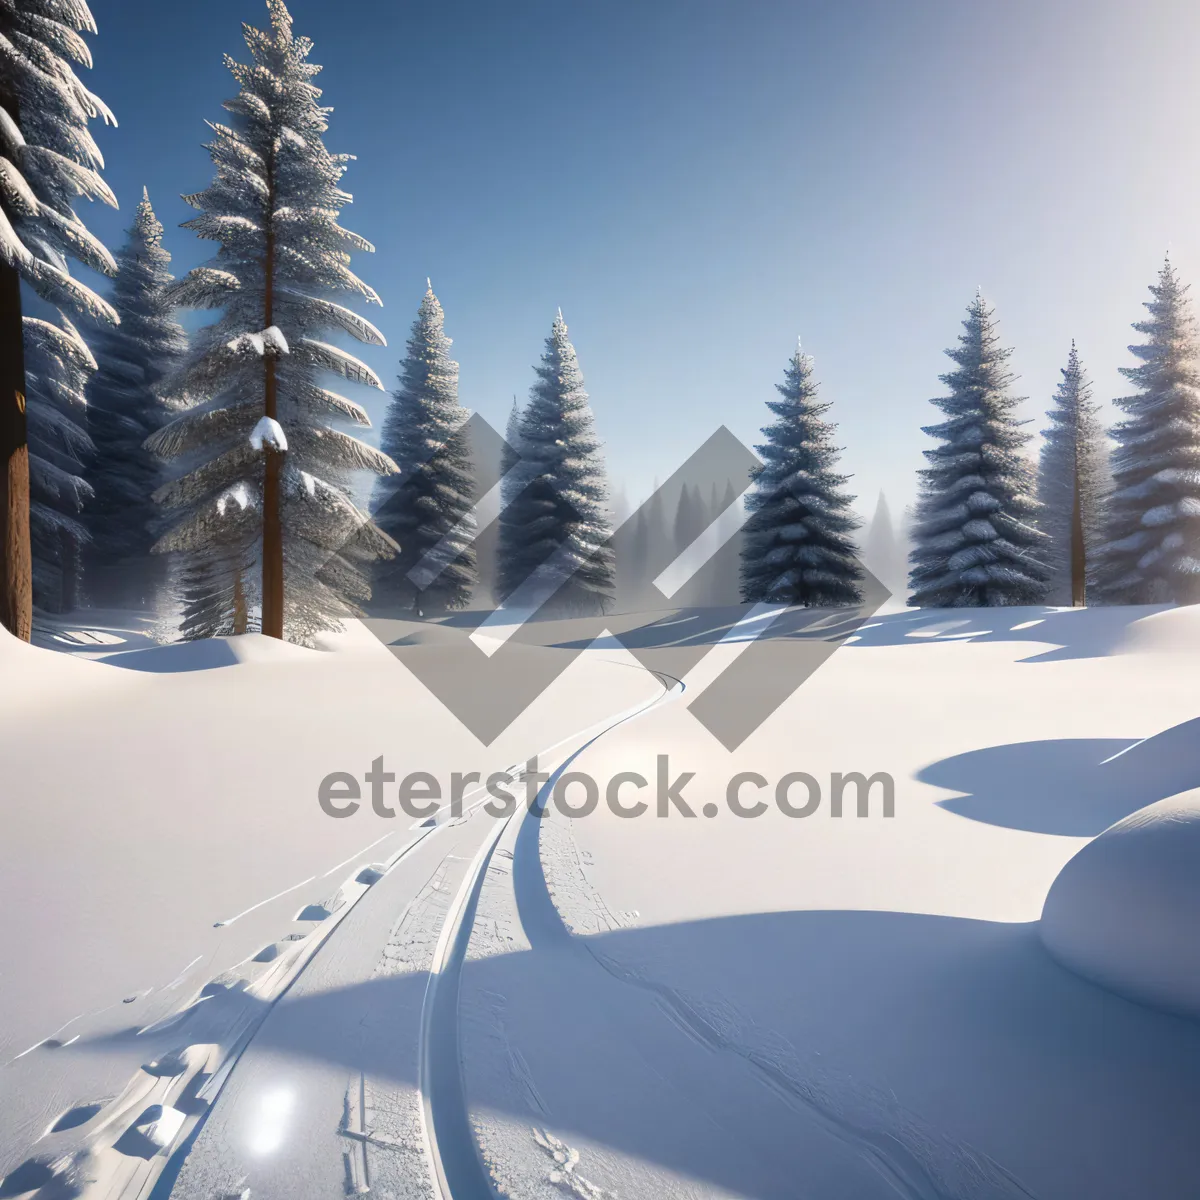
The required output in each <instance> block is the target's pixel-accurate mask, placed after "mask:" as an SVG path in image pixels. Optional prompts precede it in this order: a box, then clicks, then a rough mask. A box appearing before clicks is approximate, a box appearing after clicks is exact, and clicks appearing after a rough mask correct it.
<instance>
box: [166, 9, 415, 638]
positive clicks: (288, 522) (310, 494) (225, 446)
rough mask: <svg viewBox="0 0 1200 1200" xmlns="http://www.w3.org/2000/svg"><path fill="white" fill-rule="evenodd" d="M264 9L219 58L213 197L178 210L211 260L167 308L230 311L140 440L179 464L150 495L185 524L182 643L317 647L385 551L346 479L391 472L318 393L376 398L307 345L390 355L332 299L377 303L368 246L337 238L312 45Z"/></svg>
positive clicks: (337, 359) (353, 368) (338, 200)
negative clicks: (216, 638)
mask: <svg viewBox="0 0 1200 1200" xmlns="http://www.w3.org/2000/svg"><path fill="white" fill-rule="evenodd" d="M267 10H268V13H269V15H270V18H271V29H270V31H269V32H264V31H261V30H258V29H254V28H252V27H250V26H245V27H244V35H245V39H246V44H247V46H248V47H249V49H250V54H251V57H252V59H253V62H252V63H251V64H250V65H249V66H246V65H243V64H241V63H238V62H236V61H234V60H233V59H230V58H227V59H226V65H227V66H228V67H229V70H230V72H231V73H232V74H233V76H234V78H235V79H236V80H237V82H238V84H239V86H240V89H241V90H240V92H239V94H238V96H237V97H236V98H235V99H233V100H230V101H228V102H227V103H226V105H225V107H226V108H227V109H228V110H229V111H230V113H231V114H232V122H231V124H230V125H229V126H225V125H213V126H212V129H213V134H214V136H213V140H212V141H211V142H210V143H209V146H208V150H209V152H210V154H211V156H212V159H213V162H214V164H215V165H216V176H215V178H214V180H213V183H212V185H211V186H210V187H209V188H208V189H207V190H206V191H204V192H201V193H199V194H197V195H194V196H188V197H185V199H186V200H187V201H188V203H189V204H191V205H192V207H194V208H196V209H198V210H199V212H200V214H201V215H200V216H199V217H196V218H195V219H193V220H192V221H189V222H188V223H187V225H186V226H185V228H189V229H192V230H194V231H195V232H196V233H197V234H198V235H199V236H200V237H203V238H207V239H209V240H212V241H215V242H217V243H218V244H219V247H220V248H219V250H218V251H217V254H216V256H215V258H213V259H212V260H211V261H210V263H209V264H208V265H207V266H203V267H198V268H197V269H196V270H194V271H192V272H190V273H189V274H188V275H187V276H186V277H185V278H184V279H182V280H180V281H179V282H177V283H175V284H173V285H172V286H171V288H170V289H168V299H170V300H171V301H172V302H174V303H177V304H180V305H185V306H191V307H196V308H213V309H221V310H223V311H222V315H221V317H220V318H219V319H218V320H217V321H216V322H215V323H214V324H212V325H209V326H207V327H205V328H204V329H203V330H202V331H201V332H200V333H199V334H198V335H197V336H196V338H195V339H194V340H193V346H192V350H191V353H190V354H189V356H188V359H187V362H186V363H185V365H184V367H183V368H182V369H181V371H180V372H179V373H178V375H177V376H176V377H175V379H174V381H173V384H172V389H173V391H174V392H175V394H176V395H178V396H179V397H180V398H181V399H183V400H185V401H186V402H187V403H188V405H189V407H188V408H187V409H186V411H185V412H184V413H183V414H182V415H181V416H179V417H177V418H176V419H175V420H174V421H172V422H170V423H169V424H168V425H165V426H164V427H163V428H162V429H160V430H159V431H158V432H157V433H155V434H153V435H152V436H151V438H150V440H149V442H148V445H149V446H150V448H151V449H152V450H154V451H155V452H156V453H158V454H160V455H162V456H163V457H165V458H171V459H180V460H182V462H183V473H182V474H181V475H180V476H179V477H178V478H176V479H174V480H172V481H171V482H169V483H167V484H165V485H164V486H163V487H162V488H160V489H159V491H158V492H157V493H156V498H157V500H158V502H159V503H160V504H162V505H163V507H164V508H165V509H167V510H168V511H170V512H174V513H176V514H177V517H176V522H175V524H174V526H173V527H172V528H171V529H170V530H169V531H168V532H167V533H166V534H165V535H164V536H163V537H162V538H161V539H160V540H159V541H158V542H157V543H156V546H155V549H156V550H157V551H158V552H160V553H162V552H175V553H177V554H179V555H180V556H181V557H180V559H179V560H178V561H179V569H178V573H177V585H178V588H179V591H180V599H181V600H182V602H183V605H184V622H183V634H184V636H185V637H204V636H212V635H215V634H223V633H231V632H233V631H234V630H235V629H236V628H238V627H239V626H241V625H244V624H246V623H247V622H249V623H251V624H252V623H253V620H252V617H251V616H250V615H249V614H253V612H254V611H255V609H256V608H257V609H258V610H259V611H260V612H261V617H260V621H259V624H260V627H261V629H262V632H263V633H265V634H268V635H269V636H272V637H283V636H285V633H286V636H287V637H288V638H289V639H290V640H292V641H296V642H300V643H304V644H311V642H312V639H313V637H314V635H315V634H317V633H318V632H320V631H323V630H336V629H338V628H340V624H341V618H343V617H347V616H353V615H357V614H358V613H359V612H360V611H361V610H360V608H359V606H358V602H359V601H362V600H366V599H367V598H369V596H370V585H369V582H368V577H367V573H368V571H369V569H370V564H371V563H372V562H373V561H374V560H376V559H378V558H380V557H385V556H387V555H390V554H392V553H394V552H395V544H394V543H393V542H392V541H391V539H390V538H388V537H387V536H386V535H385V534H384V533H382V531H380V530H379V529H378V528H376V527H375V526H374V525H373V524H372V523H371V521H370V519H369V518H368V517H367V516H366V515H365V514H364V513H362V512H361V511H360V510H359V509H358V508H357V507H356V506H355V505H354V504H353V502H352V501H351V499H350V478H351V476H352V475H353V473H354V472H356V471H360V470H367V471H373V472H375V473H376V474H379V475H386V474H390V473H393V472H395V470H396V466H395V464H394V463H393V462H392V460H391V459H390V458H388V457H387V455H385V454H382V453H381V452H380V451H378V450H375V449H373V448H372V447H370V446H368V445H366V444H365V443H364V442H361V441H359V440H357V439H356V438H353V437H351V436H350V435H349V434H347V433H345V432H343V431H342V430H340V429H338V428H337V427H336V423H337V422H351V423H354V424H358V425H369V424H370V422H369V420H368V418H367V414H366V412H365V411H364V410H363V409H362V407H361V406H360V405H358V404H355V403H353V402H352V401H350V400H348V399H346V398H345V397H343V396H341V395H338V394H337V393H335V392H332V391H329V390H327V389H326V388H324V387H322V386H320V384H319V383H318V379H319V377H320V376H321V375H322V374H334V375H338V376H341V377H342V378H343V379H346V380H348V381H350V382H354V383H363V384H368V385H369V386H372V387H377V388H379V389H380V390H381V391H382V390H383V385H382V384H381V383H380V381H379V379H378V377H377V376H376V375H375V373H374V372H373V371H372V370H371V369H370V368H369V367H367V366H366V365H365V364H364V363H362V362H360V361H359V360H358V359H356V358H354V357H353V356H352V355H350V354H348V353H347V352H346V351H344V350H342V349H340V348H339V347H336V346H333V345H330V344H328V343H327V342H323V341H320V340H318V338H317V337H315V336H314V335H316V334H319V333H322V332H324V331H326V330H333V331H337V332H340V333H347V334H350V335H351V336H352V337H355V338H357V339H358V340H359V341H362V342H366V343H369V344H371V345H379V346H381V345H383V344H384V339H383V336H382V335H381V334H380V333H379V331H378V330H377V329H376V328H375V327H374V326H373V325H372V324H371V323H370V322H369V321H366V320H365V319H364V318H362V317H360V316H359V315H358V314H357V313H355V312H353V311H351V310H350V309H348V308H345V307H343V306H342V305H341V304H338V303H335V302H334V300H333V299H331V296H332V295H335V294H338V293H346V292H352V293H357V294H358V295H359V296H361V297H363V298H364V299H366V300H367V301H369V302H372V303H378V302H379V298H378V296H376V294H375V293H374V292H373V291H372V290H371V289H370V288H369V287H367V286H366V284H364V283H362V282H361V281H360V280H359V279H358V278H356V277H355V276H354V275H353V274H352V273H351V271H350V269H349V266H348V263H349V256H350V251H351V250H364V251H365V250H370V249H372V247H371V246H370V244H369V243H367V242H365V241H364V240H363V239H362V238H360V237H358V236H357V235H356V234H353V233H349V232H347V231H346V230H344V229H342V228H341V227H340V226H339V225H338V223H337V216H338V213H339V210H340V209H341V208H342V207H343V206H344V205H345V204H347V203H348V202H349V199H350V197H349V196H347V195H346V193H345V192H343V191H341V189H340V187H339V183H340V181H341V178H342V175H343V174H344V172H345V169H346V165H345V164H346V161H347V156H346V155H334V154H330V153H329V152H328V151H327V150H326V149H325V145H324V142H323V140H322V136H323V134H324V133H325V132H326V130H327V128H328V121H327V117H328V114H329V112H330V111H331V110H329V109H327V108H323V107H321V106H320V104H319V99H320V96H321V92H320V89H318V88H317V87H315V86H314V85H313V83H312V78H313V76H315V75H316V74H317V72H318V71H319V70H320V68H319V67H316V66H314V65H312V64H310V63H309V62H308V55H309V53H310V52H311V50H312V43H311V42H310V41H309V40H308V39H307V38H300V37H295V36H294V35H293V33H292V20H291V17H290V15H289V14H288V11H287V8H286V7H285V6H284V4H283V0H267Z"/></svg>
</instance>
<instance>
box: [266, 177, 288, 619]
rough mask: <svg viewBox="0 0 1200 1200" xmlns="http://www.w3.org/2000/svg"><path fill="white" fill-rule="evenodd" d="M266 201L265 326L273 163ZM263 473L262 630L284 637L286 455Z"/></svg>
mask: <svg viewBox="0 0 1200 1200" xmlns="http://www.w3.org/2000/svg"><path fill="white" fill-rule="evenodd" d="M269 169H270V177H271V182H270V187H269V191H268V200H267V221H266V228H267V247H266V272H265V274H266V296H265V303H264V304H263V310H264V311H263V328H264V329H269V328H270V327H271V326H272V325H273V324H274V323H275V230H274V226H273V223H272V214H273V213H274V211H275V187H274V164H273V163H272V164H270V168H269ZM263 370H264V372H265V379H264V381H263V383H264V386H263V415H264V416H268V417H270V418H271V419H272V420H278V386H277V383H278V381H277V378H276V373H275V355H274V352H273V350H271V349H268V350H267V352H266V353H265V354H264V355H263ZM264 449H265V453H266V464H265V469H264V472H263V546H262V556H263V557H262V631H263V633H265V634H266V635H267V636H268V637H274V638H282V637H283V514H282V512H281V511H280V509H281V501H282V498H283V497H282V490H283V487H282V485H283V454H282V453H281V452H280V451H278V450H276V449H274V448H273V447H271V446H269V445H268V446H266V447H265V448H264Z"/></svg>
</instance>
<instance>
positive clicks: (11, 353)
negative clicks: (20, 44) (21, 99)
mask: <svg viewBox="0 0 1200 1200" xmlns="http://www.w3.org/2000/svg"><path fill="white" fill-rule="evenodd" d="M6 107H8V106H6ZM0 624H3V625H4V627H5V628H6V629H7V630H8V631H9V633H11V634H13V635H14V636H15V637H19V638H20V639H21V640H22V641H26V642H27V641H29V640H30V638H31V637H32V636H33V549H32V546H31V545H30V541H29V437H28V430H27V426H26V421H25V342H24V329H23V326H22V324H21V278H20V276H19V275H18V274H17V272H16V269H15V268H14V267H11V266H9V265H8V264H7V263H0Z"/></svg>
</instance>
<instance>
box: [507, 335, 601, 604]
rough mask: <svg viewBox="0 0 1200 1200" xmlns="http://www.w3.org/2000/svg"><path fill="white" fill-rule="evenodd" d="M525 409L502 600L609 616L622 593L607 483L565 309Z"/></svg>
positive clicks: (509, 509) (509, 512) (510, 510)
mask: <svg viewBox="0 0 1200 1200" xmlns="http://www.w3.org/2000/svg"><path fill="white" fill-rule="evenodd" d="M534 370H535V371H536V373H537V382H536V383H535V384H534V385H533V388H532V390H531V392H530V398H529V402H528V403H527V404H526V406H525V408H524V409H523V410H522V412H521V418H520V425H519V429H518V441H519V449H520V453H521V456H522V463H521V467H520V479H519V487H520V490H519V492H517V494H516V495H515V496H514V497H513V499H512V502H511V503H510V504H508V505H507V506H506V507H505V509H504V512H503V515H502V518H501V520H502V522H503V524H502V527H501V543H500V545H501V555H500V562H499V570H498V572H497V576H498V580H497V591H498V593H499V598H500V600H501V601H502V602H503V603H505V604H508V605H510V606H512V607H518V608H528V609H538V610H540V612H541V613H542V615H544V616H555V615H567V614H572V615H576V614H584V613H597V612H605V611H607V610H608V609H609V607H610V606H611V604H612V600H613V595H614V592H615V586H616V580H615V567H614V556H613V551H612V547H611V545H610V544H609V540H610V538H611V536H612V526H611V523H610V520H609V516H608V507H607V506H608V486H607V483H606V480H605V473H604V461H603V458H602V456H601V453H600V442H599V440H598V439H597V437H596V429H595V420H594V418H593V416H592V410H591V406H590V404H589V403H588V395H587V392H586V391H584V387H583V375H582V373H581V372H580V370H579V363H578V360H577V358H576V355H575V347H574V346H572V345H571V343H570V341H569V340H568V338H567V326H566V323H565V322H564V321H563V317H562V312H561V311H560V312H559V314H558V316H557V318H556V319H555V322H554V327H553V329H552V330H551V333H550V336H549V337H548V338H547V339H546V350H545V353H544V354H543V355H542V360H541V362H540V363H539V365H538V366H537V367H535V368H534Z"/></svg>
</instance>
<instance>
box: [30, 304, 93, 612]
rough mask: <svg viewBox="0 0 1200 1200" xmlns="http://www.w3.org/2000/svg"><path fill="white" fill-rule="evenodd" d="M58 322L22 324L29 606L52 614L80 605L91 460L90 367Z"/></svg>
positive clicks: (74, 334)
mask: <svg viewBox="0 0 1200 1200" xmlns="http://www.w3.org/2000/svg"><path fill="white" fill-rule="evenodd" d="M59 321H60V324H55V323H53V322H51V321H43V320H40V319H39V318H37V317H26V318H25V379H26V383H27V386H28V388H29V394H28V401H29V403H28V415H29V495H30V511H29V525H30V544H31V546H32V550H33V602H34V605H35V607H37V608H39V609H41V610H42V611H44V612H53V613H65V612H71V611H73V610H74V609H76V608H78V607H79V604H80V599H81V591H80V584H81V577H82V574H83V561H82V548H83V545H84V543H86V542H87V541H88V530H87V529H86V527H85V526H84V525H83V524H82V522H81V521H80V519H79V514H80V512H81V511H82V509H83V507H84V505H85V504H87V503H88V502H89V501H90V500H91V498H92V489H91V487H90V485H89V484H88V483H87V482H86V481H85V480H84V478H83V475H84V472H85V468H86V464H87V463H88V462H90V461H91V460H92V458H93V457H94V454H95V447H94V446H93V445H92V441H91V438H89V437H88V434H87V431H86V428H85V422H86V413H87V399H86V389H87V385H88V380H89V379H90V378H91V377H92V374H93V372H94V371H95V370H96V361H95V359H94V358H93V357H92V355H91V352H90V351H89V349H88V347H87V345H86V343H85V342H84V341H83V339H82V338H81V337H80V336H79V333H78V331H77V330H76V329H75V327H74V326H73V325H72V324H71V323H70V322H69V321H68V320H67V319H66V317H63V316H61V315H60V317H59Z"/></svg>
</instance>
